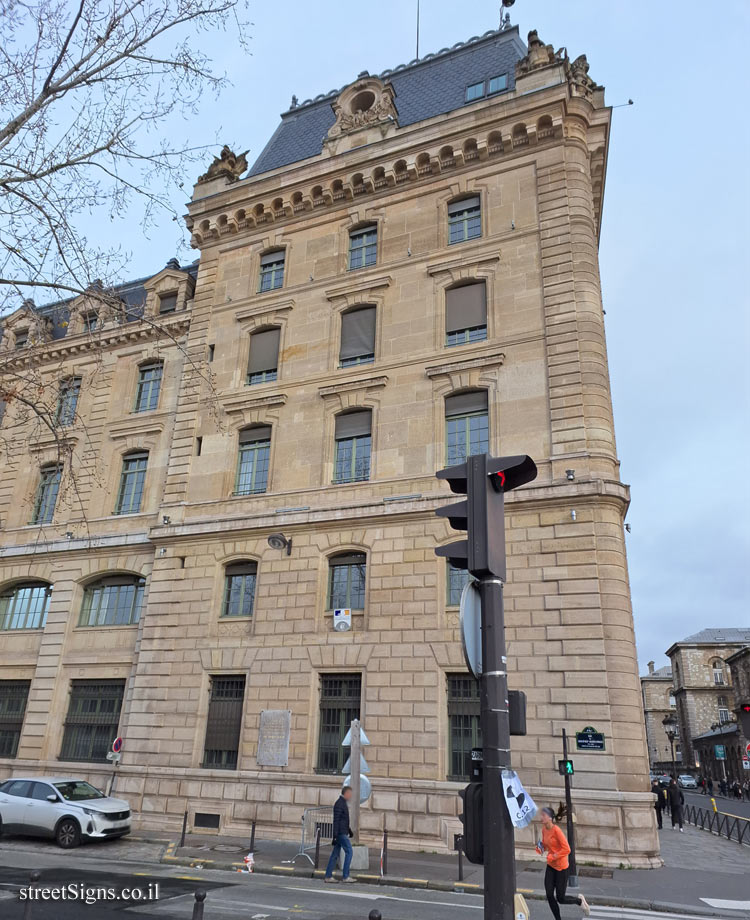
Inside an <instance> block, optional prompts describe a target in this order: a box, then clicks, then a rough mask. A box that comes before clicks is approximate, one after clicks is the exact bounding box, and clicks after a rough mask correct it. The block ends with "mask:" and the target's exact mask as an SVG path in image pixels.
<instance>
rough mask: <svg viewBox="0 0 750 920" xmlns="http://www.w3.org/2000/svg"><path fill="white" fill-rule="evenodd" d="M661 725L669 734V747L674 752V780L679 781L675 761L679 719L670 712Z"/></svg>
mask: <svg viewBox="0 0 750 920" xmlns="http://www.w3.org/2000/svg"><path fill="white" fill-rule="evenodd" d="M661 724H662V725H663V726H664V731H665V732H666V733H667V738H669V746H670V748H671V750H672V778H673V779H677V765H676V764H675V760H674V739H675V738H676V737H677V719H676V718H675V717H674V715H672V713H671V712H670V713H669V715H667V716H664V718H663V719H662V720H661Z"/></svg>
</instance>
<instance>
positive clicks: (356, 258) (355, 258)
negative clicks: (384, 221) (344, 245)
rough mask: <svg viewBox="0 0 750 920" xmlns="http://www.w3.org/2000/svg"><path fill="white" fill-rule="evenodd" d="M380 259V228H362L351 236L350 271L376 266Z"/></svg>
mask: <svg viewBox="0 0 750 920" xmlns="http://www.w3.org/2000/svg"><path fill="white" fill-rule="evenodd" d="M377 258H378V228H377V227H375V226H372V227H362V228H361V229H360V230H354V231H352V232H351V233H350V234H349V271H352V270H354V269H357V268H366V267H367V266H368V265H374V264H375V262H376V261H377Z"/></svg>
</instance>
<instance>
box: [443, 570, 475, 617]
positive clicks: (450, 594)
mask: <svg viewBox="0 0 750 920" xmlns="http://www.w3.org/2000/svg"><path fill="white" fill-rule="evenodd" d="M470 581H471V575H469V573H468V572H467V571H466V569H457V568H455V567H454V566H452V565H451V564H450V562H449V563H448V591H447V601H448V603H447V606H448V607H458V605H459V604H460V603H461V595H462V594H463V590H464V588H465V587H466V585H467V584H468V583H469V582H470Z"/></svg>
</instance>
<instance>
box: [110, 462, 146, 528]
mask: <svg viewBox="0 0 750 920" xmlns="http://www.w3.org/2000/svg"><path fill="white" fill-rule="evenodd" d="M147 466H148V454H147V453H146V452H145V451H144V452H143V453H138V454H128V456H126V457H124V458H123V461H122V474H121V476H120V489H119V492H118V493H117V505H116V506H115V514H133V513H135V512H137V511H140V510H141V499H142V498H143V487H144V485H145V483H146V467H147Z"/></svg>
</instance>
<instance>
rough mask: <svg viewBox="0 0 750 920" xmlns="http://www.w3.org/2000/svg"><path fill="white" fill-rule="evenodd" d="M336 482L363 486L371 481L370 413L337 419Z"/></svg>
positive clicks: (350, 414) (352, 414) (334, 474)
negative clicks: (363, 483) (366, 481)
mask: <svg viewBox="0 0 750 920" xmlns="http://www.w3.org/2000/svg"><path fill="white" fill-rule="evenodd" d="M335 439H336V452H335V457H334V467H333V481H334V482H338V483H341V482H363V481H365V480H367V479H369V478H370V451H371V447H372V413H371V412H370V410H369V409H365V410H361V411H357V412H346V413H343V414H342V415H337V416H336V432H335Z"/></svg>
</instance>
